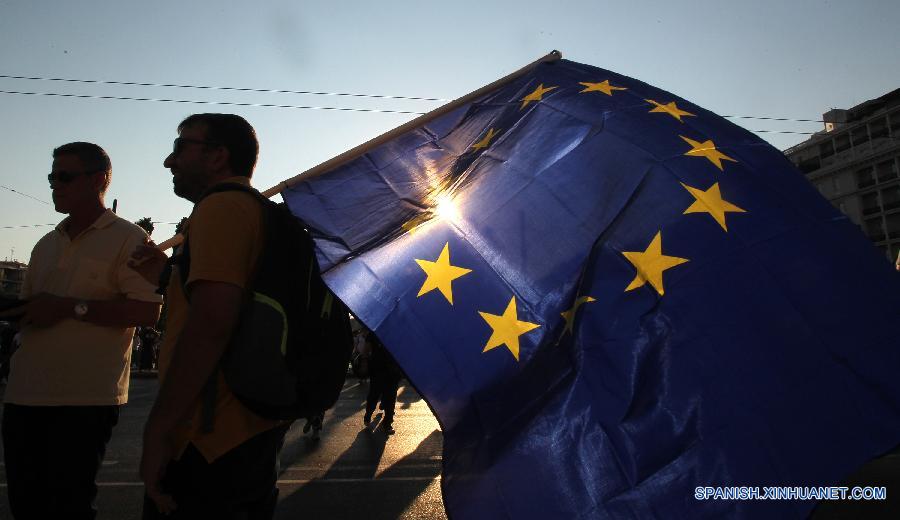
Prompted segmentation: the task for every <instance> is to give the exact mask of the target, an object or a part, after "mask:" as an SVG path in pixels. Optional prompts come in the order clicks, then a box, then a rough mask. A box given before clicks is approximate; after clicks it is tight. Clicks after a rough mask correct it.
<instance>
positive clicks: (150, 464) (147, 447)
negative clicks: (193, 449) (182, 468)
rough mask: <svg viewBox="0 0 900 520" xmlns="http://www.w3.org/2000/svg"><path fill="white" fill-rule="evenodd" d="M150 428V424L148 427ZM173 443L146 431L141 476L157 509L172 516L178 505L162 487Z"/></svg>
mask: <svg viewBox="0 0 900 520" xmlns="http://www.w3.org/2000/svg"><path fill="white" fill-rule="evenodd" d="M147 426H148V427H149V426H150V425H149V424H148V425H147ZM173 451H174V450H173V449H172V443H171V442H169V441H168V439H166V436H165V435H164V434H161V433H158V432H154V431H153V430H152V429H150V428H148V429H146V430H145V431H144V451H143V453H142V454H141V466H140V475H141V480H143V481H144V490H145V491H146V492H147V496H148V497H150V500H153V503H154V504H156V509H157V510H159V512H160V513H162V514H164V515H168V514H171V513H172V511H174V510H175V508H176V507H178V505H177V504H176V503H175V499H174V498H172V495H168V494H166V493H164V492H163V490H162V488H161V487H160V482H161V481H162V478H163V475H165V471H166V465H167V464H168V463H169V461H170V460H171V459H172V455H173Z"/></svg>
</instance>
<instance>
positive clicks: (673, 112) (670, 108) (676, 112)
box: [644, 99, 697, 123]
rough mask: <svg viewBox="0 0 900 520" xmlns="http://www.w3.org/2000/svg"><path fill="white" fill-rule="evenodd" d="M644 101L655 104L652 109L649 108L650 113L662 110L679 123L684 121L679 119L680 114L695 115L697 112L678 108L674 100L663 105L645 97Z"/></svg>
mask: <svg viewBox="0 0 900 520" xmlns="http://www.w3.org/2000/svg"><path fill="white" fill-rule="evenodd" d="M644 101H646V102H647V103H650V104H651V105H655V106H654V107H653V109H652V110H650V112H651V113H652V112H662V113H664V114H669V115H670V116H672V117H674V118H675V119H677V120H678V121H679V122H680V123H684V121H682V120H681V116H691V117H697V114H692V113H690V112H686V111H684V110H681V109H680V108H678V105H676V104H675V102H674V101H672V102H671V103H666V104H665V105H663V104H662V103H658V102H656V101H653V100H652V99H645V100H644Z"/></svg>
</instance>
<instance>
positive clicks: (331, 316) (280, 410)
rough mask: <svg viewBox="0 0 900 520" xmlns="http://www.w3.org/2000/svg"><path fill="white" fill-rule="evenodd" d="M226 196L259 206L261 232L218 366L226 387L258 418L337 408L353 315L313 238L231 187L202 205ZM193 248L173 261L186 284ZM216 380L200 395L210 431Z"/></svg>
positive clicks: (273, 208)
mask: <svg viewBox="0 0 900 520" xmlns="http://www.w3.org/2000/svg"><path fill="white" fill-rule="evenodd" d="M224 191H243V192H245V193H249V194H251V195H253V196H255V197H256V198H257V199H258V200H259V203H260V205H261V206H262V209H263V211H262V215H263V219H262V223H263V233H264V242H263V247H262V250H261V252H260V256H259V258H258V259H257V264H256V267H255V269H254V274H253V275H252V277H251V282H250V283H249V285H248V287H247V288H245V292H246V296H245V301H244V305H243V308H242V310H241V318H240V322H239V324H238V326H237V329H236V330H235V332H234V335H233V336H232V339H231V341H230V344H229V345H228V348H227V349H226V351H225V354H224V356H223V357H222V360H221V362H220V365H219V366H220V369H221V370H222V373H223V375H224V376H225V382H226V384H227V385H228V388H229V389H230V390H231V391H232V392H233V393H234V395H235V396H236V397H237V398H238V399H239V400H240V401H241V402H242V403H243V404H244V405H245V406H246V407H247V408H249V409H250V410H251V411H253V412H254V413H256V414H257V415H259V416H261V417H265V418H268V419H291V420H292V419H299V418H304V417H305V418H308V417H311V416H314V415H317V414H320V413H322V412H324V411H325V410H327V409H329V408H331V407H332V406H334V403H335V402H336V401H337V399H338V396H339V395H340V393H341V389H342V387H343V384H344V379H345V377H346V375H347V366H348V363H349V362H350V355H351V353H352V350H353V334H352V332H351V329H350V315H349V310H348V309H347V307H346V306H345V305H344V304H343V302H341V301H340V300H339V299H338V298H336V297H335V296H334V293H332V292H331V290H329V289H328V287H327V286H326V285H325V282H324V281H323V280H322V276H321V274H320V272H319V263H318V261H317V260H316V255H315V251H314V249H313V241H312V237H311V236H310V234H309V231H308V230H307V229H306V226H305V223H304V222H302V221H301V220H300V219H298V218H297V217H295V216H294V215H293V214H292V213H291V211H290V209H288V207H287V205H286V204H284V203H276V202H274V201H272V200H269V199H268V198H266V197H265V196H263V195H262V194H261V193H260V192H259V191H257V190H256V189H254V188H251V187H249V186H245V185H242V184H234V183H223V184H217V185H215V186H213V187H211V188H210V189H209V190H207V191H206V192H205V193H204V194H203V197H201V199H200V200H202V199H203V198H204V197H207V196H209V195H211V194H213V193H220V192H224ZM199 202H200V201H199V200H198V201H197V203H199ZM189 242H190V239H188V240H185V242H184V245H183V246H182V248H181V249H180V250H179V254H178V255H175V256H173V259H172V263H173V264H174V265H177V266H178V268H179V272H180V273H181V279H182V283H184V281H186V280H187V279H188V272H189V270H190V248H189ZM185 294H187V292H186V293H185ZM216 376H217V374H216V373H213V375H212V377H211V378H210V380H209V382H207V384H206V388H205V389H204V391H203V402H204V404H203V416H204V417H203V423H204V430H206V431H209V430H211V428H212V412H213V408H214V405H215V398H216V396H215V388H216V385H215V380H216Z"/></svg>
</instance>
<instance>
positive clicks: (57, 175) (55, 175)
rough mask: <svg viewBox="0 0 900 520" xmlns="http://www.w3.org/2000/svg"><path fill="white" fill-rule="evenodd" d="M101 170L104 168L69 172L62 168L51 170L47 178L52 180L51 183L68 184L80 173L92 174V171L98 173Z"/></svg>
mask: <svg viewBox="0 0 900 520" xmlns="http://www.w3.org/2000/svg"><path fill="white" fill-rule="evenodd" d="M100 171H103V170H88V171H86V172H67V171H65V170H61V171H58V172H50V174H49V175H47V180H48V181H50V183H51V184H52V183H54V182H61V183H63V184H68V183H70V182H72V181H73V180H75V177H78V176H79V175H90V174H92V173H97V172H100Z"/></svg>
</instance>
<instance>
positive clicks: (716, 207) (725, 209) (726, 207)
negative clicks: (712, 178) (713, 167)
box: [681, 182, 746, 232]
mask: <svg viewBox="0 0 900 520" xmlns="http://www.w3.org/2000/svg"><path fill="white" fill-rule="evenodd" d="M681 185H682V186H684V189H686V190H688V191H689V192H690V193H691V195H693V196H694V198H695V199H697V200H695V201H694V203H693V204H691V206H690V207H689V208H688V209H686V210H684V213H683V214H684V215H687V214H688V213H709V214H710V216H711V217H712V218H714V219H715V220H716V222H718V223H719V225H720V226H722V229H724V230H725V231H726V232H727V231H728V227H727V226H726V225H725V213H746V211H744V210H743V209H741V208H739V207H737V206H735V205H734V204H732V203H730V202H728V201H727V200H725V199H723V198H722V193H721V192H720V191H719V183H718V182H716V183H714V184H713V185H712V186H711V187H710V188H709V189H708V190H706V191H703V190H699V189H697V188H692V187H690V186H688V185H687V184H684V183H681Z"/></svg>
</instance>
